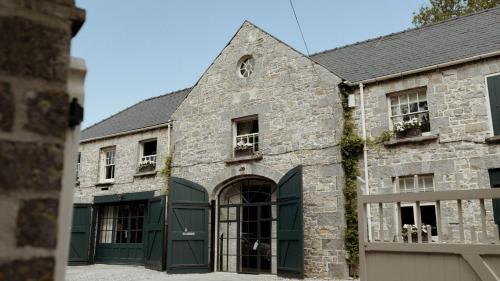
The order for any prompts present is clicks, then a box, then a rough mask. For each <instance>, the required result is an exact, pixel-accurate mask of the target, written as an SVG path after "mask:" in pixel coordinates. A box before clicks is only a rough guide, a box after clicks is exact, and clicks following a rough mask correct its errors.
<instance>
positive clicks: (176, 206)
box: [167, 177, 209, 273]
mask: <svg viewBox="0 0 500 281" xmlns="http://www.w3.org/2000/svg"><path fill="white" fill-rule="evenodd" d="M169 181H170V182H169V193H168V215H167V229H168V231H167V232H168V235H167V241H168V242H167V271H168V272H169V273H193V272H208V271H209V264H208V208H209V204H208V194H207V191H206V190H205V188H203V187H202V186H200V185H198V184H196V183H193V182H190V181H187V180H184V179H180V178H175V177H171V178H170V180H169Z"/></svg>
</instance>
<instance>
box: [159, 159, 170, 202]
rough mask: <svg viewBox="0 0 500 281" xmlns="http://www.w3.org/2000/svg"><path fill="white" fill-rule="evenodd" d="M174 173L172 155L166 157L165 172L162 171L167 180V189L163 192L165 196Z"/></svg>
mask: <svg viewBox="0 0 500 281" xmlns="http://www.w3.org/2000/svg"><path fill="white" fill-rule="evenodd" d="M171 173H172V155H170V154H169V155H168V156H167V157H165V165H164V166H163V170H161V174H162V176H163V177H164V178H165V188H164V189H163V190H162V193H163V194H167V193H168V180H169V179H170V174H171Z"/></svg>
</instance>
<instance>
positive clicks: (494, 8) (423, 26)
mask: <svg viewBox="0 0 500 281" xmlns="http://www.w3.org/2000/svg"><path fill="white" fill-rule="evenodd" d="M496 9H500V5H497V6H496V7H493V8H489V9H484V10H481V11H476V12H473V13H470V14H467V15H461V16H457V17H452V18H449V19H446V20H443V21H440V22H435V23H429V24H426V25H422V26H419V27H414V28H408V29H405V30H401V31H397V32H392V33H389V34H386V35H381V36H378V37H374V38H370V39H366V40H363V41H358V42H355V43H351V44H347V45H343V46H340V47H335V48H332V49H328V50H323V51H320V52H316V53H313V54H311V55H310V57H313V56H317V55H321V54H324V53H328V52H331V51H336V50H340V49H344V48H347V47H353V46H356V45H361V44H364V43H368V42H372V41H377V40H380V39H382V38H388V37H391V36H395V35H398V34H403V33H406V32H412V31H415V30H421V29H425V28H428V27H432V26H436V25H440V24H444V23H447V22H450V21H454V20H458V19H463V18H466V17H470V16H475V15H478V14H481V13H485V12H490V11H492V10H496Z"/></svg>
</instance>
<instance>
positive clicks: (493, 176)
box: [488, 169, 500, 228]
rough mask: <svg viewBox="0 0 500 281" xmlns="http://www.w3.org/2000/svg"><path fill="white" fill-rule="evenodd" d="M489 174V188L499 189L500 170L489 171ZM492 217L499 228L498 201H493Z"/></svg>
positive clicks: (499, 213) (499, 203) (499, 212)
mask: <svg viewBox="0 0 500 281" xmlns="http://www.w3.org/2000/svg"><path fill="white" fill-rule="evenodd" d="M488 172H489V174H490V183H491V188H500V169H491V170H489V171H488ZM492 201H493V217H494V219H495V223H496V224H498V225H499V228H500V199H493V200H492Z"/></svg>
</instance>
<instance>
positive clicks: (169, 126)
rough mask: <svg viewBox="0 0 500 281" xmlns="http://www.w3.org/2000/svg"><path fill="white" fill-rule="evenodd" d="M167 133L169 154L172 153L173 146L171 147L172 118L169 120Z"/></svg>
mask: <svg viewBox="0 0 500 281" xmlns="http://www.w3.org/2000/svg"><path fill="white" fill-rule="evenodd" d="M167 135H168V140H167V148H168V155H170V153H171V149H172V148H171V147H170V144H171V140H170V139H171V138H172V121H171V120H168V125H167Z"/></svg>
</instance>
